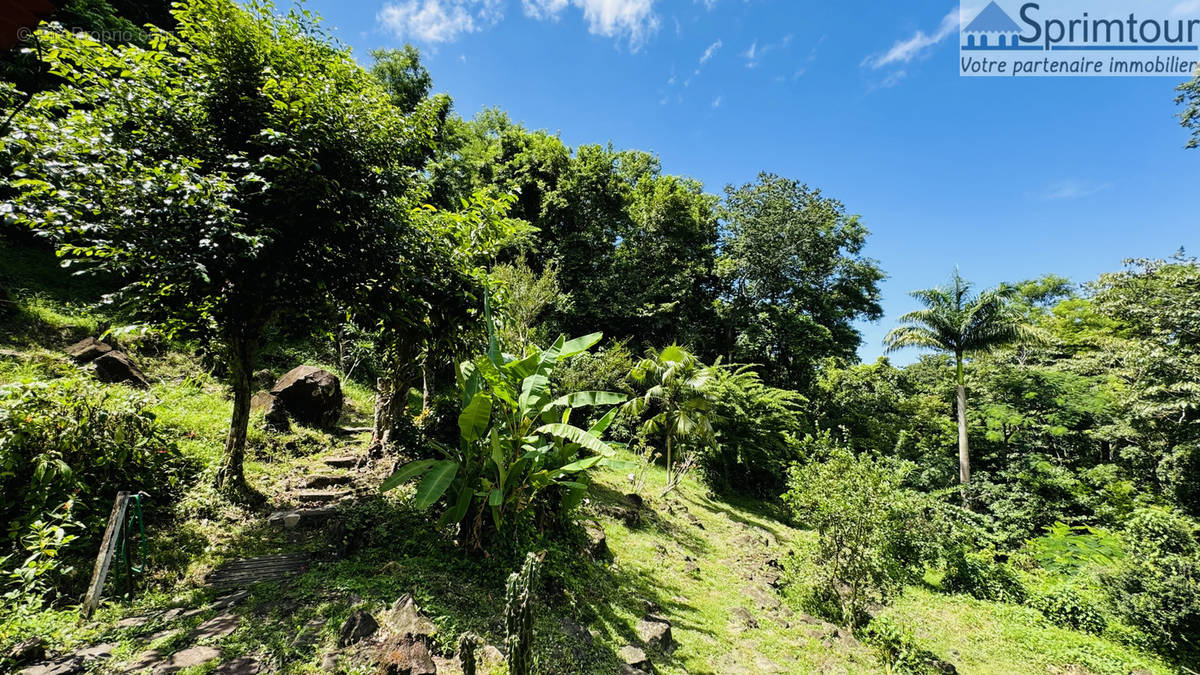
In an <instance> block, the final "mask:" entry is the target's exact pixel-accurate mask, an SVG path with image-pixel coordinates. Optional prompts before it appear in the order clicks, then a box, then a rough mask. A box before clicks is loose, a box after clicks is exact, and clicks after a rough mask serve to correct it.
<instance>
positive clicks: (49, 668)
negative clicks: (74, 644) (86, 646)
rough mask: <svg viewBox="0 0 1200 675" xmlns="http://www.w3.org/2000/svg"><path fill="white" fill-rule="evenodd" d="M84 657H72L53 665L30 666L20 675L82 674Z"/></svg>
mask: <svg viewBox="0 0 1200 675" xmlns="http://www.w3.org/2000/svg"><path fill="white" fill-rule="evenodd" d="M83 669H84V665H83V657H80V656H75V655H71V656H69V657H67V658H65V659H60V660H58V661H54V662H51V663H43V664H39V665H36V666H30V667H28V668H25V669H23V670H21V671H20V675H74V674H75V673H82V672H83Z"/></svg>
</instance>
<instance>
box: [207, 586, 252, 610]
mask: <svg viewBox="0 0 1200 675" xmlns="http://www.w3.org/2000/svg"><path fill="white" fill-rule="evenodd" d="M248 597H250V591H237V592H235V593H226V594H225V595H222V596H221V597H219V598H217V599H216V600H213V602H212V604H211V605H209V607H210V608H212V609H215V610H217V611H221V610H222V609H229V608H230V607H233V606H234V605H236V604H238V603H240V602H241V601H243V600H245V599H246V598H248Z"/></svg>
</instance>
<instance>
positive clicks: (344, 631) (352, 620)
mask: <svg viewBox="0 0 1200 675" xmlns="http://www.w3.org/2000/svg"><path fill="white" fill-rule="evenodd" d="M377 630H379V623H378V622H376V621H375V617H373V616H371V614H370V612H367V611H366V610H362V609H359V610H356V611H355V612H354V613H353V614H351V615H350V616H349V617H348V618H347V619H346V621H345V622H343V623H342V627H341V629H340V630H339V631H338V646H339V647H349V646H350V645H352V644H355V643H357V642H361V641H362V640H364V639H365V638H368V637H371V636H372V635H374V634H375V631H377Z"/></svg>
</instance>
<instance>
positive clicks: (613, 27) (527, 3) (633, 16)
mask: <svg viewBox="0 0 1200 675" xmlns="http://www.w3.org/2000/svg"><path fill="white" fill-rule="evenodd" d="M521 6H522V7H523V8H524V10H525V14H526V15H527V16H529V17H532V18H535V19H557V18H558V16H559V14H561V13H562V11H563V10H564V9H566V8H567V7H568V6H573V7H575V8H577V9H579V10H580V11H582V12H583V18H584V20H585V21H587V23H588V31H590V32H591V33H594V34H596V35H603V36H605V37H617V38H627V39H628V40H629V48H630V49H631V50H633V51H637V50H638V49H639V48H640V47H641V46H642V44H643V43H644V42H645V41H646V39H647V38H648V37H650V36H651V35H653V34H654V33H655V32H656V31H657V30H658V23H659V22H658V16H657V15H655V14H654V0H521Z"/></svg>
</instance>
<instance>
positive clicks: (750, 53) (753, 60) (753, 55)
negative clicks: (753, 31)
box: [742, 40, 758, 68]
mask: <svg viewBox="0 0 1200 675" xmlns="http://www.w3.org/2000/svg"><path fill="white" fill-rule="evenodd" d="M742 56H744V57H745V58H746V67H747V68H753V67H754V66H757V65H758V40H755V41H754V42H753V43H752V44H751V45H750V48H749V49H747V50H746V51H745V52H743V53H742Z"/></svg>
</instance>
